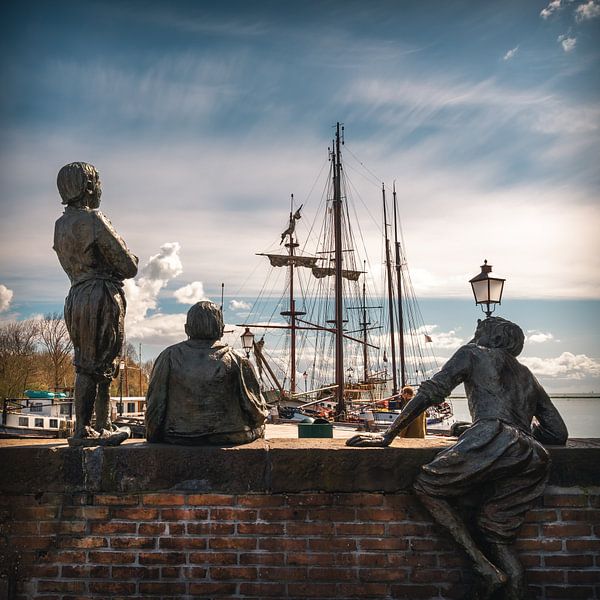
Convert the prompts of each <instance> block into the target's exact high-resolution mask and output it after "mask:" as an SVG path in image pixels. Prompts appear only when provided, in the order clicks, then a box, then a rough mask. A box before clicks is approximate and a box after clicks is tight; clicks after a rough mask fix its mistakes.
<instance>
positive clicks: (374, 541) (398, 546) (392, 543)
mask: <svg viewBox="0 0 600 600" xmlns="http://www.w3.org/2000/svg"><path fill="white" fill-rule="evenodd" d="M359 545H360V549H361V550H406V549H407V548H408V541H407V540H402V539H399V538H364V539H362V540H360V542H359ZM436 546H437V544H436Z"/></svg>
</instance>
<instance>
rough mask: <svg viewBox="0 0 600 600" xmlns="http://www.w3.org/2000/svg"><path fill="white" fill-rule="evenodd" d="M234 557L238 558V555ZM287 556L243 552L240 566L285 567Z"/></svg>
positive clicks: (274, 553)
mask: <svg viewBox="0 0 600 600" xmlns="http://www.w3.org/2000/svg"><path fill="white" fill-rule="evenodd" d="M233 556H234V562H235V558H236V557H237V555H236V554H234V555H233ZM284 563H285V554H283V553H278V552H245V553H244V552H243V553H241V554H240V565H256V566H262V565H283V564H284Z"/></svg>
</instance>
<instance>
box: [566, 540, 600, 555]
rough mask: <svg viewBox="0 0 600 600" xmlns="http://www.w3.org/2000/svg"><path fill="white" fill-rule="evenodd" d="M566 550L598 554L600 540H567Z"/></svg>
mask: <svg viewBox="0 0 600 600" xmlns="http://www.w3.org/2000/svg"><path fill="white" fill-rule="evenodd" d="M567 550H569V551H579V552H585V551H586V550H589V551H590V552H596V553H600V539H594V540H567Z"/></svg>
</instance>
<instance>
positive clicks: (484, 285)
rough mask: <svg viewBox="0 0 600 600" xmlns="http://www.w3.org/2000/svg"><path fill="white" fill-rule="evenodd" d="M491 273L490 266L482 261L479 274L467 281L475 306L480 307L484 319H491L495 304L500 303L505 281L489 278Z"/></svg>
mask: <svg viewBox="0 0 600 600" xmlns="http://www.w3.org/2000/svg"><path fill="white" fill-rule="evenodd" d="M491 272H492V265H488V264H487V260H484V261H483V264H482V265H481V273H479V275H476V276H475V277H473V279H470V280H469V283H470V284H471V287H472V288H473V296H475V304H481V305H482V306H481V310H483V312H484V313H485V316H486V317H491V316H492V313H493V312H494V310H495V308H496V304H500V303H501V300H502V292H503V290H504V282H505V281H506V279H501V278H500V277H490V273H491ZM483 305H485V306H486V308H484V307H483Z"/></svg>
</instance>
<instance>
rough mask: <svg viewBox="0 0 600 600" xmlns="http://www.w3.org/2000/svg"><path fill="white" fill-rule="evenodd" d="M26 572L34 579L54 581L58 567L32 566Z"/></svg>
mask: <svg viewBox="0 0 600 600" xmlns="http://www.w3.org/2000/svg"><path fill="white" fill-rule="evenodd" d="M28 571H29V574H30V575H31V577H32V578H34V579H49V578H53V579H56V578H57V577H58V567H57V566H56V565H39V564H38V565H32V566H31V568H30V569H28ZM0 589H1V588H0Z"/></svg>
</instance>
